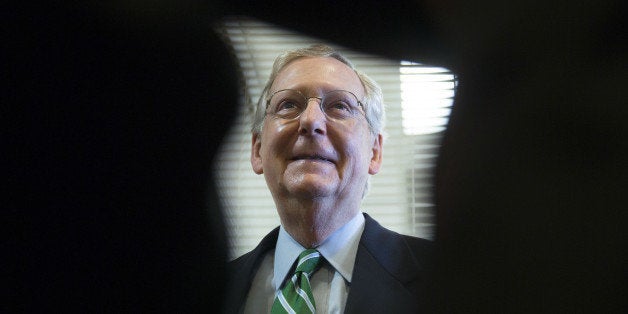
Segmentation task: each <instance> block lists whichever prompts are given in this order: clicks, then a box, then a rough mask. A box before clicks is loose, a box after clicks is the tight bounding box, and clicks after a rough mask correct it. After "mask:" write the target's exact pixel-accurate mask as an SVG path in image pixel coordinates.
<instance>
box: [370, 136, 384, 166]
mask: <svg viewBox="0 0 628 314" xmlns="http://www.w3.org/2000/svg"><path fill="white" fill-rule="evenodd" d="M383 141H384V137H383V136H382V135H381V134H377V137H375V139H374V140H373V148H372V151H373V155H372V156H371V163H370V165H369V174H377V173H378V172H379V167H381V166H382V157H383V156H382V154H383V151H382V149H383V145H384V142H383Z"/></svg>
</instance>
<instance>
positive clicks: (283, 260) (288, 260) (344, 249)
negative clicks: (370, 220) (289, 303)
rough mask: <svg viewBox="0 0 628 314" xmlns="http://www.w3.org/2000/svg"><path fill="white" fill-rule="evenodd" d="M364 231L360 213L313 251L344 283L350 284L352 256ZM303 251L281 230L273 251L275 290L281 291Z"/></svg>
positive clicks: (353, 256) (302, 248) (297, 243)
mask: <svg viewBox="0 0 628 314" xmlns="http://www.w3.org/2000/svg"><path fill="white" fill-rule="evenodd" d="M363 230H364V215H362V213H361V212H359V213H358V214H357V215H355V217H353V218H352V219H351V220H349V222H347V223H346V224H345V225H344V226H342V227H340V228H339V229H338V230H336V231H334V233H332V234H331V235H330V236H329V237H328V238H327V239H325V241H323V243H321V245H319V246H318V247H316V249H317V250H318V251H319V252H320V253H321V255H322V256H323V257H324V258H325V259H326V260H327V261H328V262H329V264H330V265H331V266H332V267H334V269H335V270H336V271H337V272H338V273H340V275H342V277H343V278H345V280H347V281H348V282H351V276H352V274H353V266H354V264H355V256H356V254H357V252H358V244H359V243H360V237H361V236H362V231H363ZM303 250H305V248H304V247H303V246H302V245H301V244H299V242H297V241H296V240H294V239H293V238H292V236H290V234H288V232H287V231H286V230H285V229H284V228H283V226H280V228H279V237H278V238H277V246H276V248H275V265H274V276H273V282H272V284H273V287H274V288H275V290H277V289H279V288H280V287H281V284H282V283H283V282H284V280H285V279H286V276H287V275H288V272H289V271H290V269H291V268H292V265H293V264H294V262H295V261H296V260H297V258H298V257H299V254H300V253H301V252H302V251H303Z"/></svg>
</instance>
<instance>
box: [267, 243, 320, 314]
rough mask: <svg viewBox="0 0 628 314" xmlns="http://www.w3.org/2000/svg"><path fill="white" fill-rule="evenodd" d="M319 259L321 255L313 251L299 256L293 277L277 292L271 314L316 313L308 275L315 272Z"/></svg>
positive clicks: (306, 251)
mask: <svg viewBox="0 0 628 314" xmlns="http://www.w3.org/2000/svg"><path fill="white" fill-rule="evenodd" d="M320 258H321V253H319V252H318V251H317V250H315V249H307V250H305V251H303V252H301V254H299V260H298V261H297V267H296V269H295V271H294V275H293V276H292V277H291V278H290V279H288V280H287V282H286V284H285V285H284V286H283V288H282V289H281V290H279V291H277V295H276V296H275V301H274V303H273V307H272V308H271V310H270V312H271V314H279V313H281V314H283V313H296V314H301V313H308V314H309V313H316V304H315V302H314V295H312V287H311V286H310V275H312V273H313V272H314V270H316V266H317V265H318V261H319V260H320Z"/></svg>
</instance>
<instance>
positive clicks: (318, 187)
mask: <svg viewBox="0 0 628 314" xmlns="http://www.w3.org/2000/svg"><path fill="white" fill-rule="evenodd" d="M321 181H322V180H320V179H318V180H302V181H300V182H292V183H291V184H289V185H288V186H286V188H287V190H288V192H289V193H290V194H292V195H298V196H299V197H300V198H316V197H325V196H328V195H332V194H333V193H334V191H336V185H335V184H329V183H325V182H321Z"/></svg>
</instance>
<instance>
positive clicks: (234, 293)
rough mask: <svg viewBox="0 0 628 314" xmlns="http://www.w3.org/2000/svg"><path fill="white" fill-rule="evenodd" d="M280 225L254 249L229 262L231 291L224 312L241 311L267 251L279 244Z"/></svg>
mask: <svg viewBox="0 0 628 314" xmlns="http://www.w3.org/2000/svg"><path fill="white" fill-rule="evenodd" d="M278 236H279V227H277V228H275V229H274V230H273V231H271V232H270V233H269V234H267V235H266V236H265V237H264V239H262V241H261V242H260V244H259V245H258V246H257V247H255V249H253V251H251V252H249V253H246V254H244V255H242V256H240V257H239V258H237V259H235V260H234V261H232V262H230V263H229V265H228V266H229V267H228V270H229V274H230V277H229V290H228V291H229V293H227V301H226V302H225V310H224V313H239V312H240V310H241V307H242V306H243V305H244V303H245V302H246V296H247V294H248V292H249V289H250V288H251V283H252V282H253V278H254V276H255V273H256V272H257V269H258V268H259V265H260V263H261V262H262V259H263V257H264V256H265V255H266V252H268V251H269V250H271V249H273V248H274V247H275V245H276V244H277V237H278Z"/></svg>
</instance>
